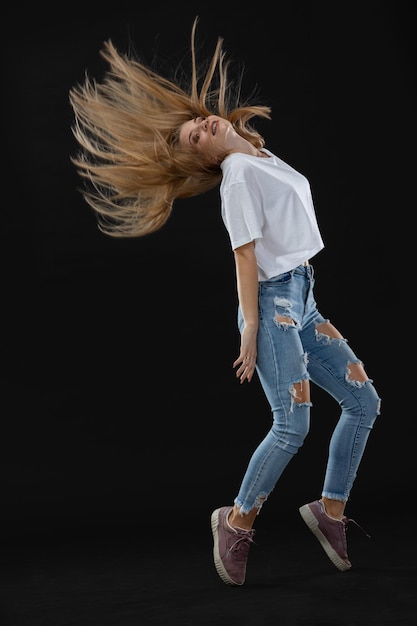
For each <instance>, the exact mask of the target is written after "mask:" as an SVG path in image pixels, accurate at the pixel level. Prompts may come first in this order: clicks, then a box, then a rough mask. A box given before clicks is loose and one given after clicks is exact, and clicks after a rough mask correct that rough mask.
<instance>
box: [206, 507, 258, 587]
mask: <svg viewBox="0 0 417 626" xmlns="http://www.w3.org/2000/svg"><path fill="white" fill-rule="evenodd" d="M232 508H233V507H231V506H224V507H222V508H221V509H216V510H215V511H214V512H213V513H212V515H211V528H212V531H213V539H214V547H213V556H214V565H215V566H216V570H217V573H218V575H219V576H220V578H221V579H222V581H223V582H225V583H226V584H227V585H243V583H244V582H245V577H246V563H247V560H248V553H249V548H250V544H251V543H254V541H253V539H252V537H253V535H254V534H255V531H254V530H253V529H252V530H243V529H242V528H232V526H230V524H229V522H228V521H227V520H228V517H229V513H230V511H231V510H232Z"/></svg>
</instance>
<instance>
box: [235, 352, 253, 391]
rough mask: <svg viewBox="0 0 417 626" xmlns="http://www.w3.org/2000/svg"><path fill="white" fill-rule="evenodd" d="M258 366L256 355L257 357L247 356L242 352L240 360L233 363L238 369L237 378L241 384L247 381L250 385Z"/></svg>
mask: <svg viewBox="0 0 417 626" xmlns="http://www.w3.org/2000/svg"><path fill="white" fill-rule="evenodd" d="M255 365H256V354H255V356H251V355H249V354H248V355H245V354H244V353H243V352H242V351H241V352H240V354H239V356H238V358H237V359H236V361H235V362H234V363H233V367H237V368H238V369H237V370H236V378H240V384H242V383H244V382H245V380H247V381H248V383H250V381H251V380H252V376H253V374H254V371H255Z"/></svg>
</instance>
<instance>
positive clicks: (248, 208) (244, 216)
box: [222, 182, 264, 250]
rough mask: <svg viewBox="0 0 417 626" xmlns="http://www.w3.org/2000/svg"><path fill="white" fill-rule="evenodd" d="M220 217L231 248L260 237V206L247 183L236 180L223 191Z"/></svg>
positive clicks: (261, 214)
mask: <svg viewBox="0 0 417 626" xmlns="http://www.w3.org/2000/svg"><path fill="white" fill-rule="evenodd" d="M222 217H223V221H224V224H225V226H226V229H227V231H228V233H229V237H230V242H231V244H232V249H233V250H235V249H236V248H239V246H243V245H244V244H246V243H249V242H250V241H254V240H255V239H259V238H261V237H262V228H263V224H264V216H263V212H262V206H261V204H260V200H259V197H256V196H255V195H254V194H253V192H251V190H250V188H249V186H248V184H247V183H245V182H238V183H235V184H233V185H231V186H230V187H228V189H226V190H224V191H223V198H222Z"/></svg>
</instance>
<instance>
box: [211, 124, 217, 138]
mask: <svg viewBox="0 0 417 626" xmlns="http://www.w3.org/2000/svg"><path fill="white" fill-rule="evenodd" d="M216 131H217V122H213V125H212V127H211V134H212V135H215V134H216Z"/></svg>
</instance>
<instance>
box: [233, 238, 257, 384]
mask: <svg viewBox="0 0 417 626" xmlns="http://www.w3.org/2000/svg"><path fill="white" fill-rule="evenodd" d="M234 255H235V265H236V281H237V292H238V298H239V305H240V308H241V311H242V315H243V320H244V327H243V331H242V335H241V342H240V354H239V356H238V358H237V359H236V361H235V362H234V363H233V367H237V368H238V369H237V370H236V376H237V378H239V379H240V382H241V383H243V382H244V381H245V380H247V381H248V382H250V381H251V379H252V376H253V374H254V371H255V364H256V356H257V348H256V339H257V335H258V267H257V263H256V256H255V244H254V243H253V241H251V242H250V243H247V244H245V245H243V246H240V247H239V248H236V249H235V251H234Z"/></svg>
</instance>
